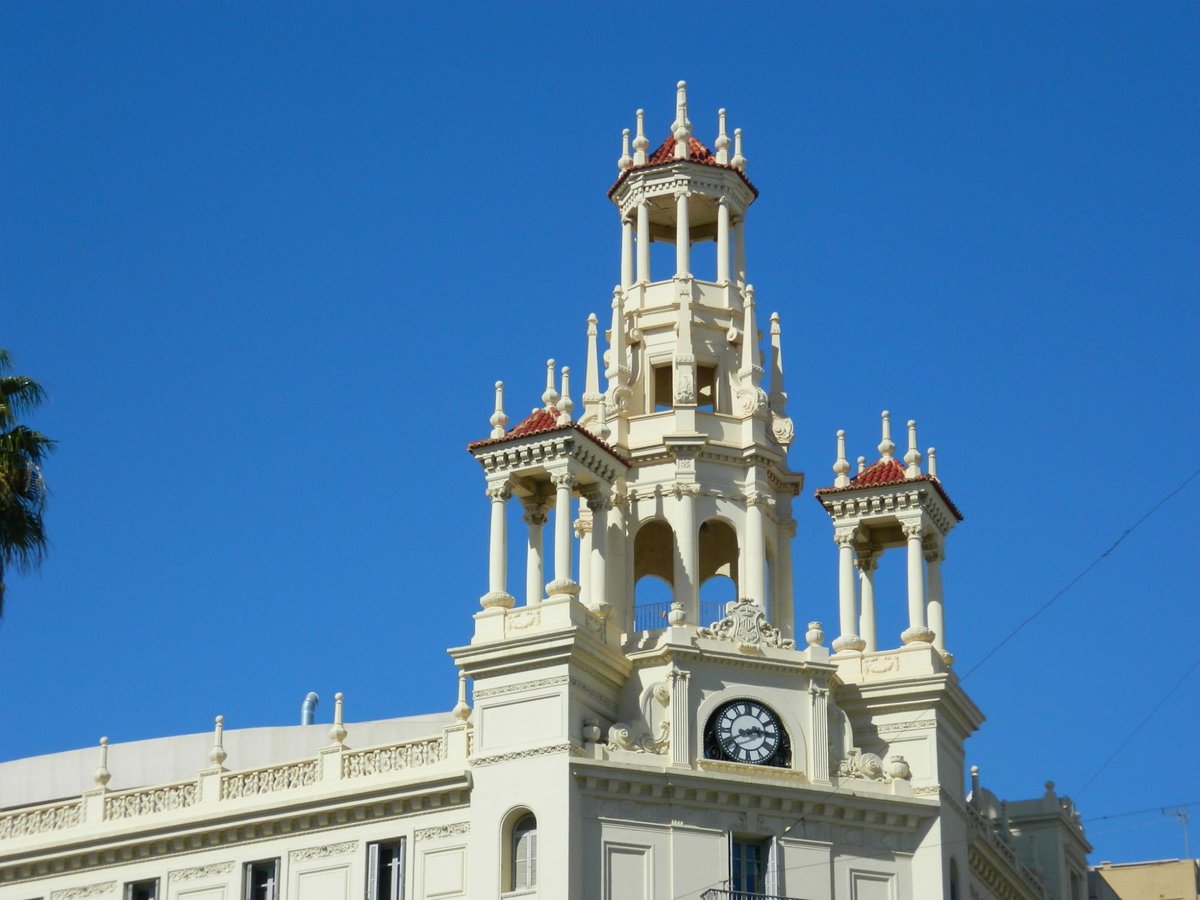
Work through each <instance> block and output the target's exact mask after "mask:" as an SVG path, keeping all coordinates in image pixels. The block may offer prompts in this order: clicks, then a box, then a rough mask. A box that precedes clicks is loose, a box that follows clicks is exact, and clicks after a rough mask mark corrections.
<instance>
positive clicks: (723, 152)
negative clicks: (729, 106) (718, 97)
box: [716, 109, 729, 166]
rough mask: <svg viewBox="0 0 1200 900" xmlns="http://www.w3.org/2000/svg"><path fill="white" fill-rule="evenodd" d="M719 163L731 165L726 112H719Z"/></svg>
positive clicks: (721, 110) (717, 142)
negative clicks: (726, 131)
mask: <svg viewBox="0 0 1200 900" xmlns="http://www.w3.org/2000/svg"><path fill="white" fill-rule="evenodd" d="M717 123H718V124H717V141H716V147H717V162H719V163H720V164H721V165H723V166H727V165H729V135H727V134H726V133H725V110H723V109H718V110H717Z"/></svg>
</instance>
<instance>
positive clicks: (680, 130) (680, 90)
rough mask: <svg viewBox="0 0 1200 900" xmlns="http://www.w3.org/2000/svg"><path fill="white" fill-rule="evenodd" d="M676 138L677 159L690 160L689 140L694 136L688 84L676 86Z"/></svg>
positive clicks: (674, 123) (684, 82)
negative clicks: (688, 108)
mask: <svg viewBox="0 0 1200 900" xmlns="http://www.w3.org/2000/svg"><path fill="white" fill-rule="evenodd" d="M671 133H672V134H673V135H674V136H675V158H676V159H687V158H688V138H689V137H691V136H692V123H691V122H690V121H689V120H688V115H687V82H686V81H681V82H679V84H677V85H675V121H674V122H672V123H671Z"/></svg>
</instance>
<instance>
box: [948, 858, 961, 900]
mask: <svg viewBox="0 0 1200 900" xmlns="http://www.w3.org/2000/svg"><path fill="white" fill-rule="evenodd" d="M961 898H962V894H960V893H959V890H958V863H957V862H955V861H954V860H950V900H961Z"/></svg>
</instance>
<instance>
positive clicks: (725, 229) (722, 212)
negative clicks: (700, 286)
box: [717, 197, 730, 283]
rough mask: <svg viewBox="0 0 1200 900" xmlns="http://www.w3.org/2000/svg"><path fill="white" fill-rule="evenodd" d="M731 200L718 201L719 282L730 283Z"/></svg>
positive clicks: (723, 198)
mask: <svg viewBox="0 0 1200 900" xmlns="http://www.w3.org/2000/svg"><path fill="white" fill-rule="evenodd" d="M729 249H730V248H729V200H728V199H727V198H725V197H722V198H721V199H720V200H718V201H717V281H718V282H721V283H724V282H727V281H729Z"/></svg>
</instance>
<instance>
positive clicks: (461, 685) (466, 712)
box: [454, 672, 471, 722]
mask: <svg viewBox="0 0 1200 900" xmlns="http://www.w3.org/2000/svg"><path fill="white" fill-rule="evenodd" d="M454 718H456V719H458V721H460V722H465V721H467V719H469V718H471V707H469V706H467V673H466V672H459V673H458V702H457V703H455V704H454Z"/></svg>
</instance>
